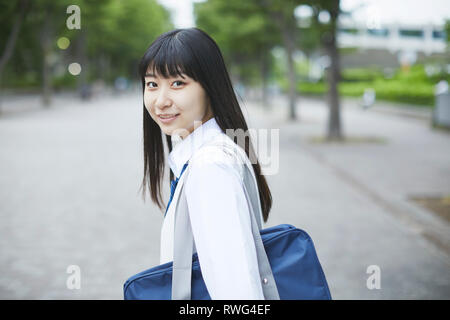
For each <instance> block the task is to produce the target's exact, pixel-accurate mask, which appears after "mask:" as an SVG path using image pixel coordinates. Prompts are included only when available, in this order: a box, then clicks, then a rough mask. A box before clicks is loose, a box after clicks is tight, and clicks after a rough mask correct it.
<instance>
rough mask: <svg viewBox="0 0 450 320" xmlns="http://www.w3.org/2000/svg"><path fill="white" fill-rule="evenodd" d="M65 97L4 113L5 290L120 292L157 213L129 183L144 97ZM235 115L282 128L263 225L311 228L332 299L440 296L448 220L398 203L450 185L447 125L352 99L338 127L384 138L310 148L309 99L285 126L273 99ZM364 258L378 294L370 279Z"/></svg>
mask: <svg viewBox="0 0 450 320" xmlns="http://www.w3.org/2000/svg"><path fill="white" fill-rule="evenodd" d="M27 101H28V100H27ZM63 101H64V100H62V99H59V100H58V99H56V100H55V107H54V108H52V109H49V110H38V109H30V110H29V111H26V112H18V113H9V112H7V113H4V114H3V116H2V117H0V150H1V152H0V166H1V167H2V168H3V169H2V170H3V171H2V174H1V175H0V252H1V253H0V270H1V271H2V272H1V276H0V298H2V299H21V298H25V299H121V298H122V285H123V282H124V281H125V280H126V279H127V278H128V277H129V276H131V275H133V274H135V273H137V272H139V271H141V270H143V269H146V268H149V267H151V266H154V265H157V264H158V262H159V237H160V227H161V223H162V213H160V212H159V211H158V210H157V209H156V207H155V206H154V205H153V204H152V203H151V201H150V200H149V198H148V197H147V198H146V202H145V203H143V202H142V200H141V196H140V193H139V190H138V189H139V186H140V183H141V179H142V173H143V164H142V150H141V143H142V137H141V134H142V133H141V130H142V129H141V127H142V122H141V121H142V105H141V103H142V102H141V101H142V99H141V98H140V96H139V95H138V94H135V95H122V96H116V97H106V98H102V99H96V100H92V101H90V102H89V103H84V104H81V103H78V102H76V100H73V99H71V100H70V101H69V103H68V104H66V103H63ZM7 103H8V101H5V100H4V101H3V105H6V104H7ZM15 103H18V104H21V103H22V104H23V103H26V101H25V100H24V101H23V102H21V101H20V99H19V101H18V102H17V101H16V102H15ZM6 108H7V107H6ZM244 113H245V114H246V116H247V118H248V124H249V127H250V128H260V129H264V128H274V129H279V130H280V131H279V133H280V135H279V137H280V139H279V146H280V152H279V171H278V173H277V174H274V175H269V176H267V179H268V182H269V186H270V187H271V190H272V193H273V200H274V203H273V209H272V211H271V215H270V218H269V221H268V223H267V226H271V225H276V224H279V223H290V224H293V225H295V226H297V227H299V228H301V229H304V230H306V231H307V232H308V233H309V234H310V235H311V237H312V238H313V240H314V243H315V246H316V249H317V252H318V255H319V259H320V261H321V263H322V265H323V268H324V271H325V274H326V276H327V279H328V282H329V285H330V290H331V293H332V295H333V298H335V299H433V298H436V299H449V298H450V277H449V272H448V271H449V266H450V255H449V252H448V250H447V249H446V248H447V247H448V246H449V244H450V242H449V238H448V237H449V234H450V233H449V229H450V227H449V225H448V223H447V222H446V221H443V220H441V218H440V217H438V216H435V215H434V214H433V213H431V212H429V211H427V210H425V209H423V208H421V207H419V206H418V205H417V204H415V203H413V202H411V201H409V200H408V197H409V196H411V195H421V194H446V195H448V194H449V193H450V179H448V177H449V176H450V154H449V152H448V150H449V147H450V135H449V134H448V133H445V132H441V131H435V130H432V129H430V126H429V124H428V122H427V121H426V120H423V119H419V118H410V117H398V116H393V115H391V114H386V113H381V112H375V110H370V109H369V110H366V111H363V110H361V109H360V108H358V107H357V106H356V105H355V103H354V102H352V101H349V102H347V103H344V104H343V114H342V123H343V128H344V133H345V134H346V135H348V136H376V137H382V138H384V139H385V143H384V144H377V143H359V144H356V143H354V144H345V145H337V144H314V143H311V142H309V137H310V136H318V135H323V134H324V132H325V128H326V115H327V110H326V107H325V104H324V103H323V102H321V101H319V100H311V99H309V100H306V99H303V100H299V105H298V114H299V116H300V117H299V120H298V121H297V122H286V121H285V118H286V116H287V109H286V101H284V100H283V99H279V100H274V101H273V102H272V112H270V113H267V112H263V111H262V109H261V108H259V107H258V105H257V104H256V103H247V104H246V106H245V107H244ZM166 176H167V177H168V172H167V171H166ZM164 190H165V191H166V193H165V196H166V199H167V198H168V192H167V191H168V184H166V186H165V188H164ZM70 265H77V266H79V267H80V270H81V289H78V290H77V289H73V290H70V289H68V288H67V286H66V281H67V278H68V277H69V274H68V273H67V272H66V270H67V268H68V266H70ZM370 265H377V266H378V267H379V268H380V271H381V278H380V280H381V281H380V283H381V288H380V289H373V290H369V289H368V288H367V286H366V282H367V278H368V277H369V276H370V274H367V273H366V271H367V268H368V267H369V266H370Z"/></svg>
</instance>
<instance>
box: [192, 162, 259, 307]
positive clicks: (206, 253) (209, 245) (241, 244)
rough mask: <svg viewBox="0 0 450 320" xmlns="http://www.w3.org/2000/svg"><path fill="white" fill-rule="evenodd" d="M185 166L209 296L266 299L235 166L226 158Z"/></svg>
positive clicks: (198, 247)
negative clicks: (187, 168)
mask: <svg viewBox="0 0 450 320" xmlns="http://www.w3.org/2000/svg"><path fill="white" fill-rule="evenodd" d="M222 159H223V158H222ZM189 166H190V169H189V176H188V177H187V180H186V182H185V188H186V199H187V203H188V209H189V217H190V221H191V226H192V233H193V235H194V241H195V246H196V248H197V254H198V259H199V263H200V268H201V270H202V276H203V279H204V281H205V284H206V288H207V289H208V292H209V294H210V296H211V299H214V300H225V299H226V300H241V299H248V300H259V299H264V294H263V291H262V286H261V280H260V274H259V269H258V262H257V256H256V248H255V242H254V239H253V235H252V230H251V223H250V212H249V207H248V204H247V200H246V197H245V194H244V186H243V182H242V178H241V177H240V175H239V171H238V170H237V169H236V166H235V165H233V163H231V162H227V161H220V162H218V161H214V162H211V161H198V162H195V161H193V162H192V163H190V164H189Z"/></svg>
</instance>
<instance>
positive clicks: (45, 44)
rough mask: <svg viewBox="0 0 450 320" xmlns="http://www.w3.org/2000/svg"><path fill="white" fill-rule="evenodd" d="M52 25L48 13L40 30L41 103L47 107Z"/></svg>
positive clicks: (50, 76) (50, 78)
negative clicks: (41, 59) (41, 55)
mask: <svg viewBox="0 0 450 320" xmlns="http://www.w3.org/2000/svg"><path fill="white" fill-rule="evenodd" d="M52 35H53V32H52V25H51V19H50V17H49V14H47V17H46V18H45V21H44V25H43V27H42V32H41V46H42V52H43V66H42V104H43V105H44V107H48V106H50V104H51V96H52V91H53V90H52V83H51V82H52V66H51V63H52V61H51V57H52V39H53V36H52Z"/></svg>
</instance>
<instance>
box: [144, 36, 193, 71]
mask: <svg viewBox="0 0 450 320" xmlns="http://www.w3.org/2000/svg"><path fill="white" fill-rule="evenodd" d="M192 61H193V59H192V57H191V56H190V50H189V47H187V46H185V45H183V43H182V42H181V41H180V40H179V39H177V37H176V36H175V37H171V38H166V39H164V40H162V41H158V40H157V41H155V43H153V45H152V46H150V48H149V49H148V50H147V52H146V54H145V55H144V57H143V58H142V60H141V62H140V65H139V73H140V76H141V78H142V79H144V77H145V75H146V74H152V75H154V76H156V75H158V76H160V77H163V78H166V79H167V78H175V77H177V76H180V77H182V78H185V77H184V76H183V75H182V74H185V75H187V76H189V77H190V78H192V79H194V80H197V77H196V76H195V72H194V68H193V67H192V66H190V63H189V62H192Z"/></svg>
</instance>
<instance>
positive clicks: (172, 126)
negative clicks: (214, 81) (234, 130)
mask: <svg viewBox="0 0 450 320" xmlns="http://www.w3.org/2000/svg"><path fill="white" fill-rule="evenodd" d="M183 77H184V78H183ZM183 77H180V76H177V77H174V78H168V79H164V78H163V77H160V76H159V75H158V74H152V71H151V69H150V68H149V69H148V70H147V74H146V76H145V79H144V80H145V90H144V104H145V108H146V109H147V111H148V112H149V113H150V116H151V117H152V118H153V120H154V121H155V122H156V123H157V124H158V125H159V127H160V128H161V131H163V132H164V133H165V134H166V135H170V136H171V135H172V134H173V133H176V134H177V135H179V136H180V137H182V138H183V139H184V138H185V137H186V136H187V135H189V134H190V133H191V132H192V131H194V129H195V128H197V127H198V126H199V124H200V123H199V122H197V123H195V125H196V126H195V128H194V121H201V123H204V122H205V121H208V120H209V119H211V118H212V117H213V114H212V111H211V106H210V104H209V99H208V97H207V95H206V92H205V90H204V89H203V87H202V86H201V85H200V83H198V82H196V81H194V80H193V79H192V78H190V77H188V76H187V75H185V74H183ZM166 116H167V117H169V118H168V119H163V118H166Z"/></svg>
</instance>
